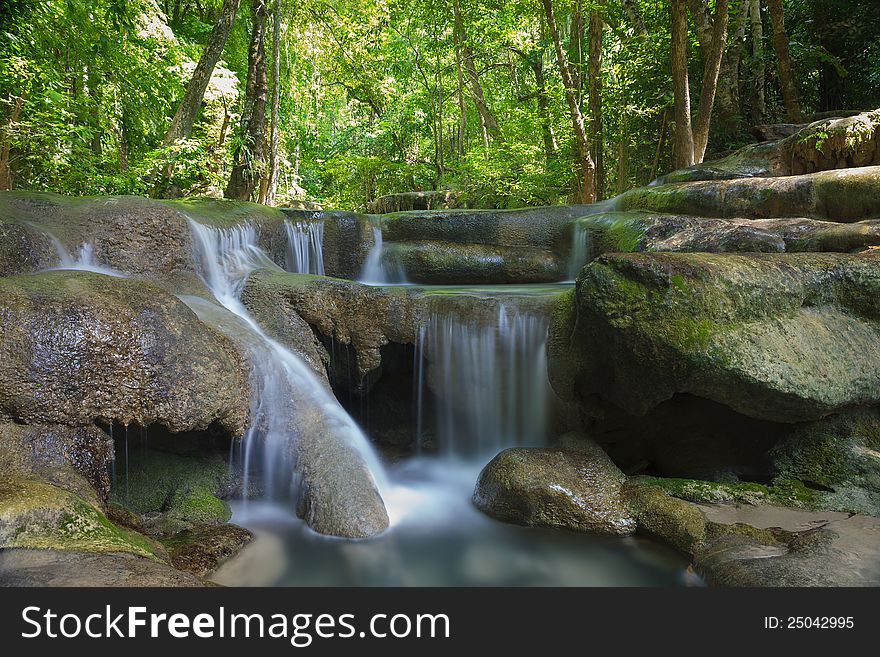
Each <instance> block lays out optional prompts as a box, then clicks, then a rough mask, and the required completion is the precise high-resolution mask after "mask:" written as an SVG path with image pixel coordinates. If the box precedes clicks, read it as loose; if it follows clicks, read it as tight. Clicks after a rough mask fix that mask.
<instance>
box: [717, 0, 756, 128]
mask: <svg viewBox="0 0 880 657" xmlns="http://www.w3.org/2000/svg"><path fill="white" fill-rule="evenodd" d="M730 12H731V19H730V37H729V38H728V44H727V52H725V53H724V57H723V58H722V60H721V73H720V74H719V76H718V95H717V98H716V101H715V102H716V107H717V109H716V120H717V121H718V122H719V123H720V124H721V129H722V130H723V131H724V134H725V135H726V136H729V137H734V138H735V135H736V132H737V129H738V128H739V125H738V124H739V123H740V120H739V116H740V110H741V104H740V92H739V77H740V64H741V63H742V45H743V39H744V38H745V35H746V18H747V16H748V13H749V0H734V2H733V4H732V5H731V8H730Z"/></svg>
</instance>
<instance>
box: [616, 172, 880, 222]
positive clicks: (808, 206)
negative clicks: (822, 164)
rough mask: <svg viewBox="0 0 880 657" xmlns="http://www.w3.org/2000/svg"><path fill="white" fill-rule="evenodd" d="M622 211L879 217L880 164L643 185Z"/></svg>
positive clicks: (632, 193) (750, 216)
mask: <svg viewBox="0 0 880 657" xmlns="http://www.w3.org/2000/svg"><path fill="white" fill-rule="evenodd" d="M619 209H620V210H623V211H630V210H643V211H650V212H659V213H664V214H679V215H689V216H700V217H714V218H746V219H772V218H780V217H807V218H811V219H822V220H826V221H834V222H840V223H850V222H856V221H862V220H864V219H878V218H880V167H877V166H873V167H863V168H859V169H841V170H836V171H821V172H819V173H812V174H805V175H798V176H787V177H776V178H741V179H736V180H710V181H700V182H687V183H676V184H665V185H656V186H651V187H642V188H639V189H634V190H632V191H629V192H626V193H625V194H623V195H622V196H621V197H620V199H619Z"/></svg>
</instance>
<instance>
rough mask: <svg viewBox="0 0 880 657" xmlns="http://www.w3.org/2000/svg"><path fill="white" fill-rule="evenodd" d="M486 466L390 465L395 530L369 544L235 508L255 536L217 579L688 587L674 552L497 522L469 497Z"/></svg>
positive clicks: (282, 511)
mask: <svg viewBox="0 0 880 657" xmlns="http://www.w3.org/2000/svg"><path fill="white" fill-rule="evenodd" d="M479 470H480V464H475V463H466V462H462V461H452V460H449V459H439V458H434V459H430V458H418V459H414V460H410V461H407V462H406V463H403V464H401V465H399V466H397V467H395V468H392V469H391V471H390V473H389V475H390V478H391V481H392V484H391V490H390V492H389V493H388V494H387V496H386V503H387V504H388V510H389V515H390V516H391V520H392V528H391V529H390V530H388V531H387V532H386V533H385V534H383V535H382V536H379V537H377V538H374V539H370V540H362V541H350V540H342V539H337V538H331V537H327V536H321V535H319V534H316V533H315V532H313V531H312V530H310V529H309V528H308V527H307V526H306V525H305V523H304V522H302V521H301V520H299V519H298V518H296V517H295V516H294V515H293V514H292V513H291V512H290V511H289V510H288V509H287V508H285V507H282V506H279V505H275V504H271V503H266V502H254V501H248V502H237V503H234V504H233V518H232V522H234V523H237V524H240V525H243V526H245V527H247V528H248V529H250V530H252V531H253V532H254V534H255V536H256V538H255V540H254V542H253V543H252V544H251V545H250V546H249V547H248V548H247V549H245V550H244V552H242V553H241V554H240V555H238V556H237V557H236V558H234V559H233V560H231V561H229V562H227V563H226V564H225V565H224V566H222V567H221V568H220V569H219V570H218V571H217V572H216V573H215V575H214V577H213V579H214V581H216V582H218V583H221V584H224V585H227V586H688V585H700V581H699V578H697V577H696V576H694V575H693V574H692V573H690V572H689V571H688V570H687V562H686V561H685V560H684V559H683V558H682V557H681V556H680V555H679V554H677V553H676V552H674V551H673V550H671V549H668V548H666V547H664V546H661V545H658V544H656V543H653V542H651V541H648V540H645V539H642V538H634V537H629V538H610V537H602V536H591V535H584V534H574V533H567V532H557V531H550V530H542V529H530V528H525V527H517V526H513V525H507V524H503V523H500V522H496V521H494V520H492V519H491V518H488V517H487V516H485V515H484V514H482V513H481V512H479V511H478V510H477V509H476V508H474V507H473V505H472V504H471V502H470V496H471V493H472V491H473V485H474V482H475V481H476V478H477V475H478V473H479Z"/></svg>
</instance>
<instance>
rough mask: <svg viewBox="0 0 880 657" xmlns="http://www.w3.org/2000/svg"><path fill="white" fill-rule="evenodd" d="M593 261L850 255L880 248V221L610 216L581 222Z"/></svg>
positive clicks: (634, 213)
mask: <svg viewBox="0 0 880 657" xmlns="http://www.w3.org/2000/svg"><path fill="white" fill-rule="evenodd" d="M576 225H577V228H578V230H581V231H584V232H586V234H587V236H588V241H587V244H588V246H589V249H588V250H589V253H587V254H586V256H587V258H588V259H592V258H595V257H597V256H599V255H601V254H603V253H627V252H633V251H681V252H704V253H749V252H761V253H786V252H789V253H795V252H819V251H823V252H836V253H849V252H853V251H859V250H864V249H866V248H868V247H871V246H880V221H878V220H876V219H875V220H866V221H860V222H855V223H847V224H841V223H835V222H831V221H819V220H816V219H805V218H798V217H788V218H776V219H717V218H706V217H693V216H684V215H675V214H663V213H656V212H641V211H630V212H608V213H602V214H597V215H590V216H587V217H584V218H583V219H579V220H578V221H577V222H576Z"/></svg>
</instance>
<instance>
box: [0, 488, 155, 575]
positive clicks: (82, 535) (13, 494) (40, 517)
mask: <svg viewBox="0 0 880 657" xmlns="http://www.w3.org/2000/svg"><path fill="white" fill-rule="evenodd" d="M0 547H4V548H11V547H20V548H41V549H52V550H74V551H86V552H129V553H132V554H136V555H139V556H143V557H147V558H150V559H153V560H156V561H162V560H163V559H162V557H161V555H162V550H161V548H160V547H157V546H156V545H155V544H154V543H153V542H152V541H151V540H149V539H148V538H147V537H145V536H143V535H141V534H138V533H137V532H134V531H131V530H128V529H124V528H122V527H118V526H116V525H114V524H113V523H112V522H110V521H109V520H108V519H107V517H106V516H105V515H104V513H103V512H101V511H100V510H99V509H97V508H96V507H94V506H92V505H91V504H89V503H88V502H87V501H86V500H84V499H83V498H81V497H79V496H77V495H74V494H73V493H70V492H68V491H65V490H63V489H61V488H58V487H57V486H53V485H52V484H48V483H46V482H43V481H38V480H34V479H14V478H2V479H0Z"/></svg>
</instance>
